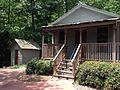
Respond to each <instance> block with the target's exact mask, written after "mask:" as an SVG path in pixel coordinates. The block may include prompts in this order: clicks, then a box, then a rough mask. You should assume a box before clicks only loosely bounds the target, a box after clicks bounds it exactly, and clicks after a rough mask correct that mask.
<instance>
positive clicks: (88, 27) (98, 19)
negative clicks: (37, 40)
mask: <svg viewBox="0 0 120 90" xmlns="http://www.w3.org/2000/svg"><path fill="white" fill-rule="evenodd" d="M42 30H43V39H42V58H47V59H52V60H53V61H54V75H55V76H59V77H67V78H74V77H75V72H76V68H77V66H78V64H79V62H80V61H85V60H99V61H112V62H116V61H119V60H120V47H119V45H120V43H119V42H120V35H119V34H120V19H119V16H118V15H116V14H114V13H111V12H107V11H104V10H100V9H97V8H94V7H91V6H88V5H86V4H83V3H80V4H79V5H77V6H75V7H74V8H73V9H72V10H70V11H68V12H67V13H65V14H64V15H63V16H61V17H60V18H59V19H57V20H56V21H54V22H53V23H51V24H50V25H48V26H43V27H42ZM46 32H49V33H51V34H52V42H51V43H52V44H47V43H44V33H46ZM64 62H65V63H64ZM63 64H65V65H63ZM64 66H66V68H67V70H65V69H64V68H63V67H64ZM60 67H62V68H60Z"/></svg>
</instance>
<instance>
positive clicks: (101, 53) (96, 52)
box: [81, 43, 113, 61]
mask: <svg viewBox="0 0 120 90" xmlns="http://www.w3.org/2000/svg"><path fill="white" fill-rule="evenodd" d="M112 50H113V43H82V54H81V55H82V58H83V59H85V60H109V61H111V60H112V58H113V57H112Z"/></svg>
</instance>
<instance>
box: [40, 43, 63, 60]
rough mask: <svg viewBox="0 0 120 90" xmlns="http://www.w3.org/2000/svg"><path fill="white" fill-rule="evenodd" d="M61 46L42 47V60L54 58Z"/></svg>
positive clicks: (46, 45) (49, 45)
mask: <svg viewBox="0 0 120 90" xmlns="http://www.w3.org/2000/svg"><path fill="white" fill-rule="evenodd" d="M61 46H62V45H61V44H44V45H43V46H42V58H54V57H55V55H56V54H57V53H58V51H59V50H60V48H61Z"/></svg>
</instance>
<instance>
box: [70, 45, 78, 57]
mask: <svg viewBox="0 0 120 90" xmlns="http://www.w3.org/2000/svg"><path fill="white" fill-rule="evenodd" d="M76 48H77V45H76V46H75V48H74V50H73V52H72V54H71V56H70V59H72V58H73V55H74V53H75V51H76Z"/></svg>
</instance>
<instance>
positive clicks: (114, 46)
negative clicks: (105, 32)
mask: <svg viewBox="0 0 120 90" xmlns="http://www.w3.org/2000/svg"><path fill="white" fill-rule="evenodd" d="M112 49H113V50H112V59H113V62H114V63H115V60H116V29H115V28H114V29H113V48H112Z"/></svg>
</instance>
